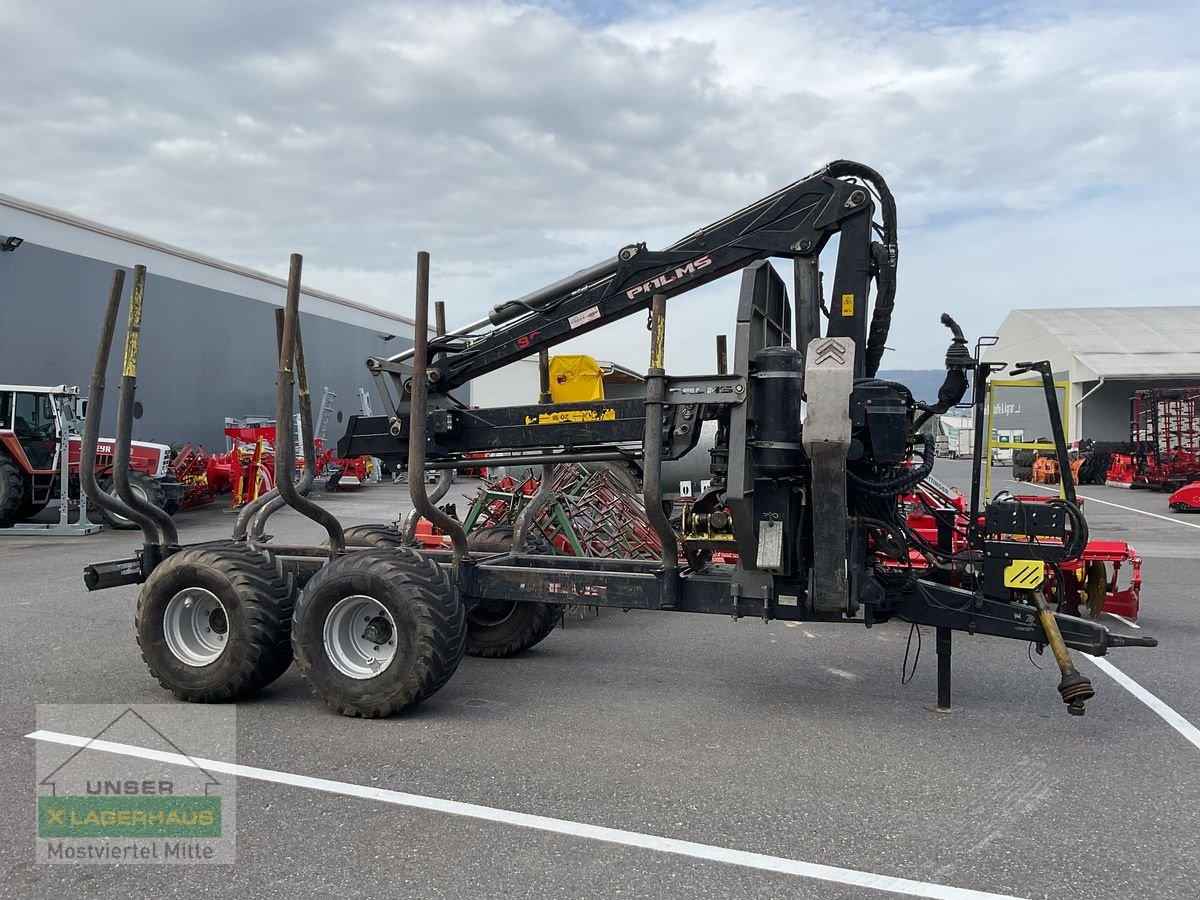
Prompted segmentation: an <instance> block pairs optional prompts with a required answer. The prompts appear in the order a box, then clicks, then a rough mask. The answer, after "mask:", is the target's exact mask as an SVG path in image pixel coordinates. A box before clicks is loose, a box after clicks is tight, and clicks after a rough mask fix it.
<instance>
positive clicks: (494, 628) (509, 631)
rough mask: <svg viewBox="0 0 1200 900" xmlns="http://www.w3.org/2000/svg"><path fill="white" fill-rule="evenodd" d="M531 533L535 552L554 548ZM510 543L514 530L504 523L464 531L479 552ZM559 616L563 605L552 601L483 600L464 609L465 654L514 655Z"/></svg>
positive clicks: (501, 549)
mask: <svg viewBox="0 0 1200 900" xmlns="http://www.w3.org/2000/svg"><path fill="white" fill-rule="evenodd" d="M531 536H532V538H533V541H532V544H533V550H534V552H535V553H544V554H546V555H550V554H551V553H552V552H553V551H552V550H551V549H550V545H549V544H548V543H547V542H546V539H545V538H544V537H542V535H540V534H537V533H534V534H533V535H531ZM512 544H513V530H512V528H511V527H509V526H507V525H502V526H497V527H495V528H480V529H479V530H478V531H472V532H471V533H470V534H468V535H467V546H468V547H470V548H471V550H472V551H478V552H480V553H507V552H508V551H509V550H511V549H512ZM561 618H562V607H561V606H559V605H557V604H554V603H531V602H526V601H522V602H519V603H518V602H513V601H502V600H498V601H491V600H483V601H481V602H479V603H476V604H475V605H474V606H472V607H471V609H470V610H469V611H468V612H467V654H468V655H470V656H483V657H488V658H492V659H502V658H506V657H509V656H516V655H517V654H518V653H523V652H524V651H526V650H528V649H529V648H530V647H532V646H534V645H535V644H538V643H541V642H542V641H543V640H545V639H546V637H547V636H548V635H549V634H550V632H552V631H553V630H554V628H555V626H557V625H558V623H559V620H560V619H561Z"/></svg>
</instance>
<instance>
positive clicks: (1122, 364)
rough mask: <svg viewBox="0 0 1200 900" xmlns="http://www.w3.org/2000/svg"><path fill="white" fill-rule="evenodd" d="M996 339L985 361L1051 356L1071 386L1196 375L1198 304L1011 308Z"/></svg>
mask: <svg viewBox="0 0 1200 900" xmlns="http://www.w3.org/2000/svg"><path fill="white" fill-rule="evenodd" d="M999 336H1000V342H999V343H998V344H997V345H996V347H995V348H994V349H993V350H992V351H991V352H989V353H988V354H987V356H988V358H992V359H996V358H1004V359H1006V360H1009V361H1016V360H1017V359H1018V358H1020V359H1022V360H1023V359H1031V358H1034V357H1040V358H1043V359H1044V358H1047V357H1050V358H1051V361H1052V362H1054V364H1055V368H1056V369H1058V370H1060V371H1061V370H1063V369H1069V370H1070V372H1071V380H1072V381H1075V382H1079V381H1088V380H1096V379H1099V378H1139V377H1147V378H1159V377H1166V378H1184V377H1193V376H1200V306H1127V307H1079V308H1074V309H1015V310H1013V311H1012V312H1011V313H1009V314H1008V317H1007V318H1006V319H1005V320H1004V324H1003V325H1001V326H1000V333H999ZM1023 349H1027V350H1028V351H1029V352H1030V355H1029V356H1023V355H1022V350H1023ZM1051 349H1054V350H1057V351H1058V352H1057V353H1052V352H1050V351H1051ZM1038 350H1040V351H1042V352H1040V353H1037V352H1035V351H1038ZM1054 356H1057V357H1058V358H1057V359H1055V358H1054ZM1066 357H1070V358H1069V359H1067V358H1066Z"/></svg>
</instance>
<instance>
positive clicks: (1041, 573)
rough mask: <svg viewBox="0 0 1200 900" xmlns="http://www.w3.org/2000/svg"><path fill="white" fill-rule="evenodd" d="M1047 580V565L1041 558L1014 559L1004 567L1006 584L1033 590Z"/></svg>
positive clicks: (1007, 586)
mask: <svg viewBox="0 0 1200 900" xmlns="http://www.w3.org/2000/svg"><path fill="white" fill-rule="evenodd" d="M1045 580H1046V566H1045V564H1044V563H1043V562H1042V561H1041V560H1040V559H1014V560H1013V561H1012V562H1010V563H1009V564H1008V565H1007V566H1005V567H1004V586H1005V587H1006V588H1015V589H1016V590H1019V591H1032V590H1033V589H1034V588H1036V587H1040V586H1041V583H1042V582H1043V581H1045Z"/></svg>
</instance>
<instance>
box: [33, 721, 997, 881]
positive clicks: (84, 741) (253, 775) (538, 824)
mask: <svg viewBox="0 0 1200 900" xmlns="http://www.w3.org/2000/svg"><path fill="white" fill-rule="evenodd" d="M25 737H27V738H30V739H31V740H35V741H48V742H50V743H54V744H65V745H67V746H68V747H85V748H87V749H88V750H97V751H102V752H105V753H116V754H119V755H121V756H136V757H139V758H141V759H151V760H155V761H157V762H163V763H169V764H171V765H176V766H187V767H189V768H193V767H203V768H204V769H207V770H208V771H209V772H223V773H224V774H226V775H233V776H235V777H237V778H250V779H254V780H257V781H269V782H274V783H276V784H289V785H292V786H294V787H302V788H309V789H310V790H314V791H324V792H325V793H329V794H341V795H343V796H346V797H359V798H361V799H364V800H375V801H378V802H381V803H393V804H396V805H397V806H409V807H413V808H415V809H424V810H429V811H431V812H440V813H448V814H449V815H453V816H466V817H468V818H472V819H482V820H484V821H486V822H499V823H501V824H504V825H516V826H519V827H522V828H533V829H537V830H538V831H550V832H554V833H556V834H565V835H568V836H570V837H578V838H585V839H587V840H593V841H604V842H607V843H610V844H621V845H623V846H626V847H638V848H641V849H643V850H656V851H658V852H659V853H672V854H675V855H678V856H688V857H692V858H693V859H703V860H707V861H710V862H719V863H728V864H729V865H734V866H744V867H746V868H750V869H761V870H764V871H768V872H782V873H784V874H786V875H799V876H801V877H802V878H813V879H816V880H818V881H832V882H836V883H838V884H849V885H854V886H855V887H860V888H871V889H872V890H877V891H891V892H892V893H895V894H904V895H906V896H909V897H931V898H934V900H1021V898H1018V897H1013V896H1012V895H1010V894H993V893H990V892H988V891H974V890H970V889H968V888H958V887H952V886H950V885H945V884H933V883H931V882H925V881H910V880H909V879H907V878H893V877H892V876H890V875H877V874H875V873H874V872H862V871H859V870H857V869H843V868H841V867H839V866H826V865H821V864H820V863H810V862H801V861H800V860H795V859H786V858H784V857H780V856H767V855H766V854H763V853H750V852H747V851H745V850H731V849H729V848H726V847H715V846H712V845H710V844H697V843H695V842H693V841H681V840H677V839H675V838H667V837H659V836H657V835H653V834H641V833H640V832H636V831H622V830H620V829H618V828H605V827H604V826H601V825H588V824H586V823H584V822H572V821H570V820H568V819H552V818H550V817H548V816H537V815H532V814H530V813H522V812H515V811H513V810H508V809H497V808H495V807H491V806H479V805H477V804H474V803H462V802H459V801H457V800H443V799H440V798H438V797H424V796H421V795H420V794H408V793H404V792H402V791H391V790H386V789H384V788H373V787H367V786H366V785H361V784H349V783H347V782H342V781H330V780H328V779H325V778H310V777H308V776H307V775H293V774H292V773H290V772H279V771H276V770H274V769H260V768H257V767H255V766H243V765H238V764H237V763H228V762H222V761H220V760H215V759H197V758H191V757H187V756H184V755H183V754H180V753H167V752H165V751H163V750H151V749H149V748H148V747H138V746H135V745H133V744H118V743H115V742H113V741H100V740H93V739H92V738H86V737H80V736H78V735H74V734H60V733H58V732H55V731H35V732H33V733H32V734H27V735H25Z"/></svg>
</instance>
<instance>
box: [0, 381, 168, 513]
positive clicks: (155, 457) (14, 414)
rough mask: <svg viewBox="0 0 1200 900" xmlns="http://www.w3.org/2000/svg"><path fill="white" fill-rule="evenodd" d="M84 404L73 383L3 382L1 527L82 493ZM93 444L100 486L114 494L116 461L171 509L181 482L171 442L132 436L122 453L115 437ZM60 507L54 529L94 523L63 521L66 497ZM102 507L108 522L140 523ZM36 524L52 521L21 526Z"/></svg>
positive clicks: (135, 485)
mask: <svg viewBox="0 0 1200 900" xmlns="http://www.w3.org/2000/svg"><path fill="white" fill-rule="evenodd" d="M85 408H86V401H85V400H83V399H82V398H80V396H79V389H78V388H75V387H68V386H66V385H58V386H57V387H45V386H37V385H28V384H0V528H6V529H7V528H12V527H14V526H15V525H16V524H17V523H20V522H26V521H28V520H29V519H32V518H33V517H35V516H36V515H37V514H38V513H40V512H41V511H42V510H43V509H45V508H46V507H47V506H48V505H49V504H50V501H51V500H54V499H55V498H58V499H63V500H65V501H67V502H68V503H69V501H72V500H80V499H81V498H80V491H79V465H80V457H81V455H83V454H82V451H81V447H82V443H81V437H80V432H81V430H82V425H83V421H82V420H83V411H84V409H85ZM64 447H65V448H66V451H67V452H66V454H65V456H64V454H63V452H62V451H63V448H64ZM94 447H95V454H94V457H93V459H92V462H91V463H90V464H91V465H92V467H93V469H94V472H95V476H96V478H97V479H98V483H99V487H100V489H101V490H103V491H104V492H106V493H108V494H115V492H116V488H115V472H116V470H117V468H118V467H120V468H121V469H122V470H123V472H124V473H125V477H127V478H128V480H129V484H130V489H131V490H132V491H133V492H134V493H135V494H136V495H137V496H139V497H141V498H142V499H144V500H146V501H147V502H149V503H151V504H153V505H154V506H156V507H158V508H159V509H163V510H166V511H167V512H168V513H173V512H174V511H175V510H176V509H178V508H179V504H180V502H181V501H182V499H183V496H184V490H183V488H182V486H181V485H180V484H179V481H178V480H177V479H176V478H175V477H174V475H173V474H172V473H171V470H170V449H171V448H170V447H168V446H166V445H165V444H152V443H146V442H144V441H129V442H128V446H127V447H125V448H123V455H122V448H119V447H118V445H117V442H116V441H114V439H113V438H97V439H96V440H95V442H94ZM84 503H85V504H86V500H84ZM84 510H85V511H86V505H85V507H84ZM63 512H64V516H62V517H60V523H59V526H57V527H55V528H54V529H53V530H55V531H58V532H61V533H87V532H88V531H90V530H94V529H93V528H89V526H88V525H87V524H86V521H85V520H84V518H83V517H82V516H81V518H80V521H79V522H78V523H76V524H75V525H68V523H67V521H66V518H65V513H66V504H64V509H63ZM101 515H102V516H103V518H104V521H105V522H106V523H107V524H108V525H110V526H111V527H113V528H136V527H137V525H136V524H134V523H133V522H132V521H130V520H129V519H127V518H126V517H124V516H122V515H120V513H119V512H116V511H113V510H106V509H101ZM34 528H36V531H38V532H45V531H47V530H50V526H36V527H35V526H26V530H28V529H34Z"/></svg>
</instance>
